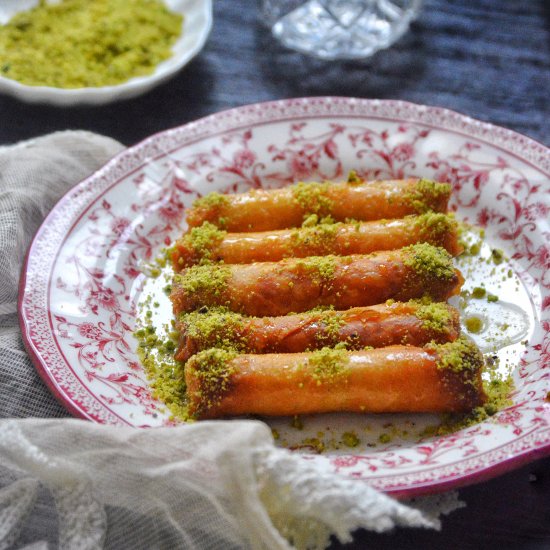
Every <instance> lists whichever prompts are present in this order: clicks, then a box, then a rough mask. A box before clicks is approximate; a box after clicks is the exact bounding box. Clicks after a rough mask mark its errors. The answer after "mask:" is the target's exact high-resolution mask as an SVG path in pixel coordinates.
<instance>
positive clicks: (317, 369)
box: [307, 347, 349, 385]
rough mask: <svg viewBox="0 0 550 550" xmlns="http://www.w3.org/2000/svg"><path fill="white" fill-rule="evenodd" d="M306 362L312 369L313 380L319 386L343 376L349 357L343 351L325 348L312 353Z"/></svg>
mask: <svg viewBox="0 0 550 550" xmlns="http://www.w3.org/2000/svg"><path fill="white" fill-rule="evenodd" d="M307 362H308V366H309V367H310V368H311V369H312V373H311V376H312V378H313V380H315V381H316V382H317V384H318V385H320V384H322V383H324V382H329V383H330V382H334V381H335V380H336V379H338V378H339V377H340V376H341V375H342V374H344V373H345V372H346V370H347V369H346V367H347V366H348V365H349V357H348V353H347V352H346V350H344V349H338V348H329V347H325V348H322V349H320V350H317V351H314V352H312V353H311V355H310V356H309V358H308V360H307Z"/></svg>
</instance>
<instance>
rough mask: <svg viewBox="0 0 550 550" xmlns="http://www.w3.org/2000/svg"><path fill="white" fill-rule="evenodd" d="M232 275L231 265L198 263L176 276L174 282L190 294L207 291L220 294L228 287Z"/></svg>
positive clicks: (215, 294)
mask: <svg viewBox="0 0 550 550" xmlns="http://www.w3.org/2000/svg"><path fill="white" fill-rule="evenodd" d="M230 276H231V270H230V269H229V267H227V266H226V265H223V264H215V265H196V266H193V267H190V268H189V269H186V270H185V271H184V272H183V273H178V274H177V275H175V276H174V284H175V285H179V286H181V288H182V289H183V290H184V291H185V292H187V293H188V294H193V293H206V294H213V295H214V296H219V295H220V294H222V293H223V292H224V291H225V289H226V288H227V282H228V280H229V278H230Z"/></svg>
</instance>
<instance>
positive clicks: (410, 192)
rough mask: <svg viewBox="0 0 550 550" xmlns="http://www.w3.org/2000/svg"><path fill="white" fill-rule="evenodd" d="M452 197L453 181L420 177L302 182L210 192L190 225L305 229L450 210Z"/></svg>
mask: <svg viewBox="0 0 550 550" xmlns="http://www.w3.org/2000/svg"><path fill="white" fill-rule="evenodd" d="M450 194H451V186H450V185H449V184H448V183H438V182H434V181H431V180H426V179H416V178H411V179H405V180H387V181H370V182H365V181H361V180H358V179H353V180H351V181H350V182H345V183H330V182H324V183H298V184H296V185H290V186H288V187H283V188H281V189H271V190H253V191H249V192H247V193H240V194H233V195H223V194H220V193H210V194H208V195H206V196H204V197H202V198H200V199H197V200H196V201H195V202H194V204H193V206H192V207H191V208H190V209H189V210H188V211H187V214H186V220H187V224H188V225H189V227H198V226H200V225H202V224H203V223H204V222H210V223H211V224H213V225H215V226H217V227H220V228H221V229H226V230H227V231H232V232H242V231H271V230H274V229H287V228H290V227H300V226H301V225H302V223H303V222H304V220H305V219H306V218H308V217H309V216H312V215H314V216H317V217H318V218H319V219H321V218H323V217H326V216H330V217H331V218H333V219H334V220H336V221H345V220H347V219H353V220H361V221H369V220H380V219H384V218H402V217H403V216H407V215H409V214H423V213H425V212H428V211H431V210H433V211H435V212H446V211H447V203H448V201H449V197H450Z"/></svg>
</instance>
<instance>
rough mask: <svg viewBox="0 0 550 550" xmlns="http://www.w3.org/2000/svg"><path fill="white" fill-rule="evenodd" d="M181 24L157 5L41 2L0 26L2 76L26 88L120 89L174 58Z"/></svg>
mask: <svg viewBox="0 0 550 550" xmlns="http://www.w3.org/2000/svg"><path fill="white" fill-rule="evenodd" d="M21 4H23V2H21ZM25 4H26V5H27V6H28V5H29V3H28V2H26V3H25ZM182 20H183V19H182V16H181V15H179V14H177V13H173V12H171V11H170V10H169V9H168V8H167V7H166V5H165V3H164V2H162V1H160V0H133V1H132V2H128V1H127V0H94V1H93V2H91V1H90V0H64V1H63V2H46V1H45V0H40V2H39V3H38V5H37V6H35V7H34V8H32V9H30V10H27V11H22V12H20V13H18V14H16V15H15V16H13V17H12V18H11V19H10V20H9V21H8V23H6V24H5V25H3V26H0V59H1V62H0V71H1V74H2V75H3V76H5V77H7V78H11V79H13V80H17V81H19V82H22V83H23V84H27V85H30V86H53V87H56V88H83V87H98V86H112V85H116V84H120V83H122V82H125V81H127V80H129V79H130V78H133V77H136V76H143V75H147V74H151V73H152V72H153V71H154V70H155V67H156V66H157V65H158V64H159V63H160V62H161V61H164V60H165V59H168V58H169V57H171V56H172V46H173V44H174V43H175V42H176V40H177V38H178V37H179V36H180V34H181V30H182Z"/></svg>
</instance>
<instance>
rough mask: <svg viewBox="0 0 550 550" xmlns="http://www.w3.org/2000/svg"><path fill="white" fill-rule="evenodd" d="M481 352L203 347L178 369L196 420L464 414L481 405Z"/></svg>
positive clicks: (460, 344) (461, 346)
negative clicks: (258, 351)
mask: <svg viewBox="0 0 550 550" xmlns="http://www.w3.org/2000/svg"><path fill="white" fill-rule="evenodd" d="M482 366H483V356H482V354H481V353H480V351H479V350H478V349H477V348H476V346H475V344H473V343H472V342H471V341H469V340H466V339H464V338H460V339H458V340H456V341H455V342H452V343H447V344H441V345H436V344H433V345H430V346H427V347H425V348H421V347H413V346H401V345H398V346H389V347H385V348H377V349H369V350H362V351H345V350H338V349H330V348H323V349H322V350H319V351H314V352H309V353H293V354H265V355H238V354H236V353H235V352H231V351H226V350H221V349H209V350H205V351H202V352H200V353H198V354H197V355H195V356H193V357H192V358H191V359H190V360H189V361H188V363H187V365H186V368H185V381H186V385H187V395H188V400H189V412H190V414H191V416H193V417H195V418H197V419H206V418H219V417H224V416H235V415H244V414H259V415H266V416H287V415H297V414H311V413H326V412H357V413H360V412H369V413H390V412H405V413H416V412H466V411H470V410H472V409H473V408H474V407H477V406H479V405H481V404H483V403H484V401H485V394H484V392H483V387H482V382H481V369H482Z"/></svg>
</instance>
